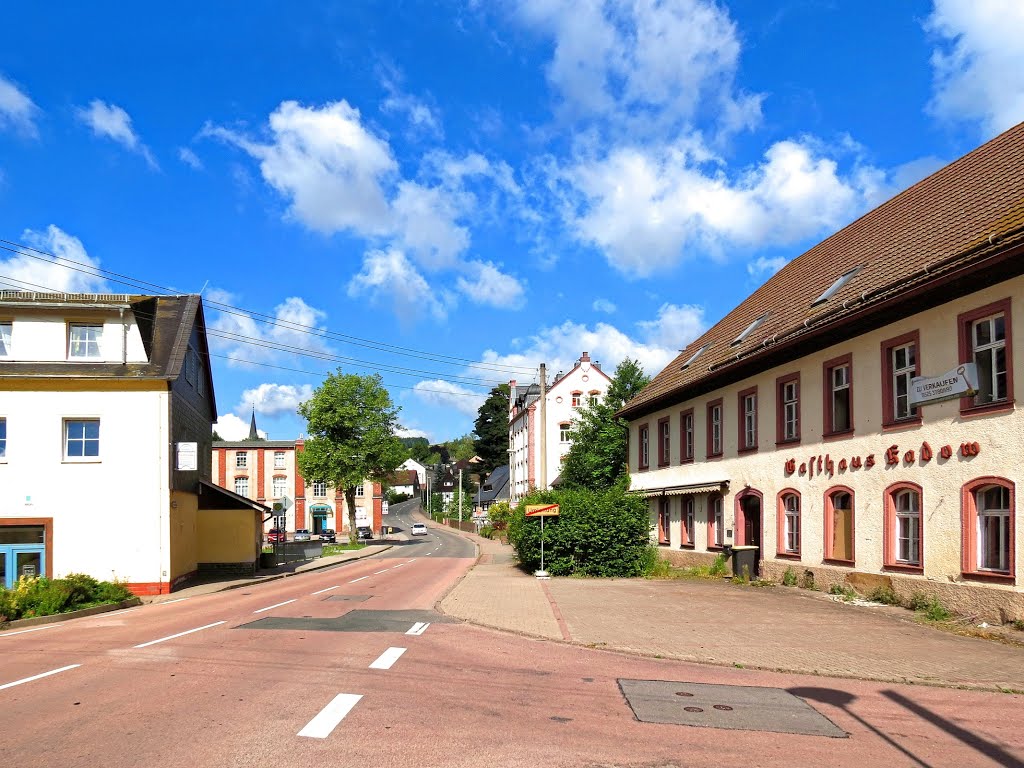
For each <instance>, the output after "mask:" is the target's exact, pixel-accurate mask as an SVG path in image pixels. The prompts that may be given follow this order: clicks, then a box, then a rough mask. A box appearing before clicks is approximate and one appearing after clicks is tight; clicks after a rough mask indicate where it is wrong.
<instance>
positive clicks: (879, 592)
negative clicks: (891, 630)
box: [868, 586, 903, 605]
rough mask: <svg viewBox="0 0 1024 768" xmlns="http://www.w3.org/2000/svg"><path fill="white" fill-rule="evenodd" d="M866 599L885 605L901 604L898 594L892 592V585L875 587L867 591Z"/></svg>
mask: <svg viewBox="0 0 1024 768" xmlns="http://www.w3.org/2000/svg"><path fill="white" fill-rule="evenodd" d="M868 600H871V601H872V602H875V603H884V604H885V605H903V601H902V600H901V599H900V596H899V595H897V594H896V593H895V592H893V589H892V587H889V586H884V587H876V588H875V589H873V590H871V592H869V593H868Z"/></svg>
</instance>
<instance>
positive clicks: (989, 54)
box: [0, 0, 1024, 440]
mask: <svg viewBox="0 0 1024 768" xmlns="http://www.w3.org/2000/svg"><path fill="white" fill-rule="evenodd" d="M289 6H290V7H286V6H285V4H280V3H270V2H255V1H254V2H248V3H245V4H244V5H243V4H226V3H224V4H220V3H212V4H211V3H183V4H173V5H172V6H166V7H162V8H160V9H156V8H154V7H152V6H150V4H133V5H132V4H126V3H124V4H114V3H100V4H98V5H97V4H74V3H62V4H56V5H53V4H30V3H23V4H20V5H18V6H16V7H12V8H8V9H7V10H6V11H5V26H6V28H7V29H8V31H9V32H10V34H8V35H7V36H6V37H5V41H4V46H3V47H2V49H0V238H3V239H5V240H8V241H12V242H15V243H21V244H23V245H27V246H30V247H33V248H37V249H39V250H40V251H43V252H46V253H49V254H53V255H54V256H56V257H58V258H60V259H66V260H72V261H75V262H79V263H82V264H86V265H92V266H93V267H96V268H98V269H101V270H108V271H109V272H105V273H98V272H95V271H92V272H90V270H89V269H85V270H81V269H79V270H73V269H68V268H67V266H68V262H67V261H57V262H54V261H53V260H51V259H47V258H43V259H39V258H29V257H27V256H25V255H23V254H18V253H13V252H11V251H9V250H6V251H0V283H4V284H6V285H8V286H16V287H28V286H30V285H31V286H44V287H46V288H50V289H55V290H70V291H97V290H99V291H114V292H125V291H129V290H137V289H129V288H126V287H125V286H123V285H121V284H119V283H117V282H116V280H115V279H113V276H111V275H110V272H113V273H118V274H120V275H126V276H130V277H132V278H136V279H140V280H145V281H149V282H151V283H154V284H157V285H160V286H168V287H170V288H172V289H174V290H177V291H182V292H197V291H200V290H204V298H205V299H206V300H207V302H208V305H207V319H208V322H209V325H210V328H211V344H212V351H213V354H214V355H215V357H214V358H213V368H214V376H215V384H216V391H217V399H218V406H219V412H220V425H221V427H220V431H221V432H222V434H224V435H225V436H234V435H235V434H236V430H238V429H241V428H243V427H244V426H245V424H246V423H247V421H248V416H249V412H250V408H251V407H252V405H253V404H254V405H255V407H256V410H257V414H258V415H257V418H258V420H259V422H260V425H261V427H262V428H263V429H264V430H266V431H267V432H268V433H269V435H270V436H271V437H273V438H277V439H287V438H293V437H296V436H298V435H299V434H300V433H301V432H302V430H303V424H302V422H301V420H300V419H299V418H298V417H297V416H296V414H295V406H296V404H297V403H298V402H299V401H300V400H301V399H302V398H304V397H307V396H308V394H309V392H310V391H311V390H312V388H315V387H316V385H317V383H318V382H319V380H320V378H321V377H322V375H323V373H324V372H325V371H329V370H334V369H336V368H338V367H341V368H342V370H344V371H346V372H353V373H366V372H371V371H380V372H381V375H382V376H383V379H384V382H385V384H386V385H388V387H389V389H390V391H391V393H392V397H393V399H394V400H395V402H396V403H397V404H398V405H400V406H401V407H402V412H401V421H402V425H403V427H404V428H405V429H406V430H407V433H408V434H423V435H426V436H428V437H429V438H430V439H431V440H444V439H447V438H452V437H456V436H458V435H460V434H463V433H465V432H467V431H469V430H470V429H471V428H472V422H473V419H474V417H475V413H476V409H477V407H478V406H479V404H480V402H482V399H483V397H484V396H486V393H487V391H488V389H489V388H490V387H491V386H493V385H494V384H495V383H498V382H501V381H508V380H509V379H510V378H515V379H517V380H518V381H519V382H524V381H532V380H534V379H535V377H536V367H537V365H538V364H539V363H540V362H541V361H544V362H546V363H547V364H548V367H549V370H550V371H551V372H552V373H554V372H556V371H558V370H559V369H565V370H567V369H568V368H569V367H571V366H572V364H573V361H574V360H575V359H576V358H577V357H578V356H579V354H580V353H581V352H582V351H584V350H586V351H589V352H590V353H591V355H592V356H593V357H594V358H595V359H597V360H600V361H601V362H602V364H603V366H604V367H605V368H606V369H608V370H611V369H612V368H613V367H614V366H615V365H616V364H617V363H618V362H619V361H620V360H621V359H622V358H623V357H624V356H627V355H629V356H631V357H635V358H639V359H640V361H641V362H642V363H643V365H644V366H645V368H646V369H647V371H648V372H649V373H651V374H653V373H656V372H657V371H658V370H660V369H661V368H662V367H664V365H665V364H667V363H668V361H670V360H671V359H672V358H673V357H674V356H675V354H676V352H677V350H679V349H681V348H683V347H685V346H686V344H687V343H689V341H691V340H692V339H693V338H694V337H695V336H696V335H697V334H699V333H700V332H701V331H702V330H703V329H704V328H706V327H708V326H709V325H710V324H713V323H714V322H715V321H716V320H718V319H719V318H720V317H722V316H723V315H724V314H725V313H727V312H728V311H729V310H730V309H731V308H732V307H734V306H735V305H736V304H737V303H738V302H739V301H741V300H742V299H743V298H744V297H745V296H746V295H747V294H748V293H749V292H750V291H752V290H753V289H754V288H755V287H756V286H757V285H758V284H760V283H761V282H763V281H764V280H765V279H767V278H768V277H769V276H770V275H771V274H772V273H773V272H774V270H776V269H778V268H779V267H780V266H781V265H782V264H783V263H785V261H786V260H787V259H790V258H793V257H794V256H796V255H799V254H800V253H802V252H803V251H804V250H806V249H807V248H809V247H810V246H812V245H813V244H814V243H816V242H818V241H819V240H821V239H822V238H824V237H826V236H828V235H829V234H831V233H832V232H834V231H836V230H837V229H839V228H840V227H842V226H843V225H845V224H847V223H849V222H850V221H852V220H853V219H854V218H856V217H857V216H859V215H860V214H862V213H864V212H865V211H866V210H869V209H870V208H872V207H874V206H875V205H877V204H878V203H880V202H882V201H884V200H885V199H887V198H888V197H890V196H892V195H893V194H895V193H896V192H898V191H900V190H901V189H904V188H905V187H906V186H908V185H909V184H912V183H913V182H914V181H917V180H918V179H920V178H922V177H923V176H924V175H927V174H928V173H930V172H931V171H933V170H935V169H937V168H938V167H940V166H941V165H943V164H945V163H947V162H949V161H951V160H954V159H956V158H957V157H959V156H961V155H962V154H964V153H965V152H967V151H970V150H971V149H973V148H974V147H976V146H978V145H979V144H980V143H982V142H984V141H985V140H987V139H988V138H990V137H992V136H994V135H996V134H997V133H999V132H1000V131H1002V130H1005V129H1006V128H1009V127H1010V126H1012V125H1014V124H1016V123H1017V122H1019V121H1020V120H1022V119H1024V45H1021V42H1020V41H1021V40H1024V4H1022V3H1021V2H1019V0H931V1H930V0H916V1H910V2H899V3H892V2H887V1H882V0H864V2H860V3H843V2H834V1H833V2H829V1H826V0H817V1H816V0H803V1H800V0H794V1H793V2H780V3H765V2H754V0H743V1H741V0H735V1H734V2H711V1H710V0H662V1H661V2H656V1H655V0H634V1H633V2H629V1H627V0H521V1H520V2H515V1H514V0H508V1H507V2H505V1H502V0H495V2H483V1H482V0H464V1H463V2H455V0H452V1H450V2H449V1H447V0H434V1H433V2H429V1H427V0H402V1H400V2H399V1H398V0H390V1H389V2H368V1H366V2H362V1H360V0H349V1H348V2H338V3H333V4H332V3H300V4H289ZM36 255H37V256H38V254H36ZM231 308H239V309H244V310H250V311H253V312H257V313H260V316H259V317H254V316H250V315H246V314H245V313H244V312H241V313H240V312H239V311H237V309H231ZM262 317H269V318H271V319H274V323H265V322H262Z"/></svg>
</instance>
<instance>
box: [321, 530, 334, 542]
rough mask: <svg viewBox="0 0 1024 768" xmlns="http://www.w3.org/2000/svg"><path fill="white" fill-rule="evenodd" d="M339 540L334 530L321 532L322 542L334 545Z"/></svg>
mask: <svg viewBox="0 0 1024 768" xmlns="http://www.w3.org/2000/svg"><path fill="white" fill-rule="evenodd" d="M337 540H338V536H337V534H336V533H335V532H334V529H333V528H324V529H323V530H322V531H320V541H327V542H330V543H332V544H333V543H334V542H336V541H337Z"/></svg>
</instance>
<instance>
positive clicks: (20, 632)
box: [0, 624, 60, 637]
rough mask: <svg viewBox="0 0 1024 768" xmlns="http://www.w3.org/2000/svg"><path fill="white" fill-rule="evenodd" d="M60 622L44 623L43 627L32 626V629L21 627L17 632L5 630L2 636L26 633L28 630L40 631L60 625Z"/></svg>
mask: <svg viewBox="0 0 1024 768" xmlns="http://www.w3.org/2000/svg"><path fill="white" fill-rule="evenodd" d="M59 626H60V624H44V625H43V626H41V627H32V629H19V630H18V631H17V632H4V633H3V634H0V637H14V635H24V634H25V633H26V632H38V631H39V630H41V629H53V628H54V627H59Z"/></svg>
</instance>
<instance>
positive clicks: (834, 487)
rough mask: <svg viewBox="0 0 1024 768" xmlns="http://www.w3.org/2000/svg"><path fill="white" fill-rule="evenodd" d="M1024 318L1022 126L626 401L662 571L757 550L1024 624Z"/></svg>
mask: <svg viewBox="0 0 1024 768" xmlns="http://www.w3.org/2000/svg"><path fill="white" fill-rule="evenodd" d="M1022 323H1024V124H1022V125H1018V126H1017V127H1015V128H1013V129H1011V130H1009V131H1007V132H1006V133H1004V134H1002V135H1001V136H999V137H997V138H996V139H994V140H992V141H991V142H989V143H988V144H985V145H984V146H982V147H980V148H979V149H977V150H975V151H974V152H971V153H970V154H968V155H967V156H965V157H963V158H961V159H960V160H958V161H956V162H955V163H953V164H951V165H949V166H947V167H946V168H944V169H942V170H940V171H939V172H937V173H935V174H934V175H932V176H930V177H929V178H927V179H925V180H924V181H921V182H919V183H918V184H916V185H914V186H913V187H911V188H910V189H908V190H906V191H905V192H903V193H901V194H899V195H897V196H896V197H895V198H893V199H892V200H890V201H888V202H887V203H885V204H883V205H881V206H880V207H879V208H877V209H875V210H874V211H872V212H870V213H868V214H867V215H865V216H863V217H862V218H860V219H859V220H857V221H855V222H854V223H853V224H851V225H849V226H848V227H846V228H845V229H843V230H841V231H840V232H838V233H836V234H835V235H833V236H832V237H830V238H828V239H827V240H825V241H824V242H822V243H821V244H819V245H817V246H815V247H814V248H812V249H811V250H810V251H808V252H806V253H804V254H803V255H801V256H799V257H798V258H796V259H794V260H793V261H792V262H790V263H789V264H787V265H786V266H785V267H784V268H783V269H782V270H781V271H779V272H778V273H777V274H776V275H775V276H774V277H772V278H771V279H770V280H769V281H768V282H767V283H765V284H764V285H763V286H761V288H759V289H758V290H757V291H756V292H755V293H754V294H752V295H751V296H749V297H748V298H747V299H746V300H745V301H744V302H743V303H741V304H740V305H739V306H738V307H737V308H736V309H734V310H733V311H732V312H730V313H729V314H728V315H726V316H725V317H724V318H723V319H722V320H721V321H720V322H719V323H717V324H716V325H715V326H714V327H713V328H711V329H710V330H709V331H707V332H706V333H705V334H704V335H703V336H701V337H700V338H699V339H697V340H696V341H694V342H693V343H692V344H690V345H689V346H688V347H687V348H686V349H685V350H684V351H683V352H682V353H681V354H680V355H679V357H678V358H676V359H675V360H674V361H673V362H672V363H671V364H670V365H669V366H668V367H667V368H666V369H665V370H663V371H662V372H661V373H659V374H658V375H657V376H656V377H655V378H654V380H653V381H652V382H651V384H650V385H649V386H648V387H647V388H646V389H645V390H644V391H643V392H641V393H640V394H639V395H638V396H637V397H636V398H634V399H633V400H632V401H631V402H630V403H628V404H627V405H626V406H625V408H624V409H623V411H622V413H623V415H625V416H626V418H627V419H628V420H629V422H630V458H629V465H630V466H629V469H630V473H631V476H632V488H633V489H634V490H635V491H637V492H639V493H642V494H644V495H645V496H646V497H647V498H648V499H649V503H650V512H651V525H652V536H653V537H654V538H655V539H656V540H657V541H658V543H659V544H660V545H661V546H662V548H663V554H664V556H665V557H667V558H668V559H671V560H674V561H679V562H694V561H700V560H706V559H708V558H710V557H712V556H713V555H715V554H717V553H719V552H721V551H723V550H728V548H729V547H731V546H755V547H758V554H757V566H756V567H757V568H758V569H759V570H760V571H761V574H762V575H763V576H766V577H769V578H773V579H781V578H782V577H783V575H784V574H785V573H786V572H787V571H791V572H792V574H793V575H795V576H797V577H798V578H799V579H801V580H803V581H805V582H806V581H811V580H813V582H814V584H815V585H816V586H818V587H819V588H825V589H827V588H828V587H829V586H830V585H832V584H835V583H841V582H852V583H859V584H862V585H863V584H891V586H892V587H893V588H894V589H895V590H896V592H897V593H899V594H901V595H903V596H904V597H907V596H910V595H911V594H913V593H915V592H919V593H923V594H926V595H927V594H930V595H934V596H936V597H938V598H939V599H940V600H941V601H942V602H943V603H944V604H945V605H947V606H948V607H950V608H954V609H957V610H960V611H963V612H966V613H973V614H979V615H982V616H985V617H988V618H989V619H990V620H991V619H996V620H1004V621H1005V620H1009V619H1022V618H1024V590H1022V582H1024V565H1022V562H1021V557H1020V554H1021V534H1020V533H1019V532H1018V530H1017V525H1016V521H1017V519H1018V517H1019V513H1018V512H1017V509H1016V486H1017V484H1018V482H1020V481H1021V480H1022V479H1024V465H1022V458H1021V457H1022V455H1024V419H1022V417H1021V416H1019V415H1018V413H1017V409H1016V402H1017V400H1018V398H1017V391H1018V388H1019V387H1020V386H1021V384H1020V383H1018V382H1020V381H1024V377H1018V378H1017V381H1015V377H1014V370H1015V361H1022V360H1024V349H1022V345H1024V325H1022ZM968 386H969V387H971V389H972V391H974V392H976V393H975V394H969V395H966V396H960V395H962V394H963V392H962V390H963V389H964V388H966V387H968Z"/></svg>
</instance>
